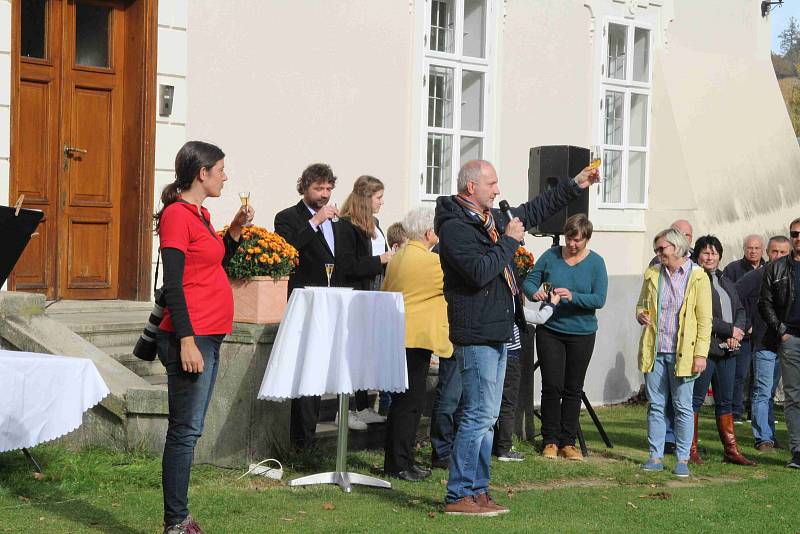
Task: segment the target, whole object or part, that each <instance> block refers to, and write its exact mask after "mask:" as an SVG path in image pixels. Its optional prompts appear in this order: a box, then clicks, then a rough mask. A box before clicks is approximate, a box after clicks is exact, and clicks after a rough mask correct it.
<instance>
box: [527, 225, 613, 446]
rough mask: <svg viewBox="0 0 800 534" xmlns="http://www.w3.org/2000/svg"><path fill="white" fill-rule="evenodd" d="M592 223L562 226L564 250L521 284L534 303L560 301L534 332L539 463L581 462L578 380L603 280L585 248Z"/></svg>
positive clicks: (602, 268)
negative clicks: (554, 298) (539, 413)
mask: <svg viewBox="0 0 800 534" xmlns="http://www.w3.org/2000/svg"><path fill="white" fill-rule="evenodd" d="M591 237H592V223H591V221H589V219H588V218H587V217H586V215H585V214H583V213H579V214H577V215H573V216H572V217H570V218H569V219H567V222H566V224H565V225H564V238H565V243H566V244H565V245H564V246H562V247H553V248H551V249H550V250H548V251H547V252H545V253H544V254H542V256H541V257H540V258H539V261H537V262H536V265H535V266H534V268H533V271H532V272H531V273H530V274H529V275H528V277H527V278H526V279H525V282H524V283H523V284H522V290H523V291H524V293H525V295H527V296H528V298H530V299H532V300H534V301H544V300H547V296H548V293H549V292H551V291H552V292H553V293H555V294H556V295H558V296H560V297H561V302H560V303H559V304H558V306H556V309H555V312H554V313H553V316H552V317H551V318H550V320H549V321H547V323H546V324H544V325H542V326H540V327H538V328H537V330H536V352H537V354H538V355H539V362H540V363H541V367H540V369H541V371H542V440H543V444H544V449H543V451H542V455H543V456H544V457H545V458H549V459H556V458H557V457H559V456H560V457H562V458H567V459H569V460H582V459H583V455H582V454H581V453H580V451H579V450H578V449H577V448H575V437H576V436H577V433H578V416H579V415H580V410H581V396H582V395H583V380H584V378H585V377H586V369H587V367H589V360H590V359H591V357H592V351H593V350H594V341H595V333H596V332H597V317H596V316H595V310H597V309H599V308H602V307H603V305H604V304H605V302H606V291H607V290H608V274H607V273H606V264H605V262H604V261H603V258H602V257H601V256H600V255H599V254H597V253H596V252H592V251H591V250H589V249H588V248H587V245H588V243H589V239H591Z"/></svg>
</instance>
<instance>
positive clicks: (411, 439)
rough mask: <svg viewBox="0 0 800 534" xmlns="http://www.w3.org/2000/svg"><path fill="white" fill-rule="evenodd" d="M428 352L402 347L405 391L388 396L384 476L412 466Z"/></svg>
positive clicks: (423, 397)
mask: <svg viewBox="0 0 800 534" xmlns="http://www.w3.org/2000/svg"><path fill="white" fill-rule="evenodd" d="M430 363H431V351H429V350H427V349H411V348H406V365H408V389H407V390H406V391H404V392H403V393H392V404H391V406H389V416H388V418H387V420H386V453H385V456H384V459H383V470H384V471H385V472H387V473H397V472H400V471H408V470H409V469H411V467H412V466H413V465H414V445H415V444H416V438H417V427H418V426H419V419H420V417H422V412H423V411H424V410H425V387H426V383H427V378H428V367H429V366H430Z"/></svg>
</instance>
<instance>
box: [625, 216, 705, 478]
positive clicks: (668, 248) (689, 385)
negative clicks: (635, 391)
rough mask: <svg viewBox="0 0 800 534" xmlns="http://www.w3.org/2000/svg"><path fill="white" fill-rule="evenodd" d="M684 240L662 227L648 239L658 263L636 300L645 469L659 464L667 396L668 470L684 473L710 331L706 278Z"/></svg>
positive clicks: (660, 466)
mask: <svg viewBox="0 0 800 534" xmlns="http://www.w3.org/2000/svg"><path fill="white" fill-rule="evenodd" d="M688 248H689V243H688V242H687V241H686V238H685V237H684V236H683V234H681V233H680V232H679V231H677V230H675V229H673V228H670V229H667V230H662V231H661V232H659V233H658V234H656V237H655V239H653V250H654V251H655V253H656V255H657V256H658V259H659V260H660V264H656V265H654V266H652V267H650V268H648V269H647V270H646V271H645V273H644V282H643V283H642V290H641V292H640V294H639V302H637V304H636V320H637V321H638V322H639V324H641V325H642V326H644V327H645V328H644V330H643V331H642V337H641V340H640V341H639V369H641V371H642V372H643V373H644V380H645V389H646V391H647V400H648V401H649V402H650V405H649V408H648V410H647V441H648V443H649V448H650V459H649V460H648V461H647V463H645V464H644V466H643V468H644V470H645V471H661V470H663V469H664V464H663V463H662V458H663V457H664V436H665V432H666V423H665V419H664V409H665V405H666V402H667V400H668V399H669V398H670V394H671V396H672V406H673V408H674V411H675V438H676V446H677V450H676V453H677V456H678V463H677V465H676V466H675V470H674V471H673V473H674V474H675V475H677V476H679V477H688V476H689V466H688V461H689V448H690V447H691V444H692V433H693V412H692V393H693V390H694V379H695V378H697V376H699V374H700V373H702V372H703V370H704V369H705V367H706V357H707V356H708V347H709V342H710V337H711V284H710V283H709V281H708V276H707V275H706V274H705V271H704V270H703V268H702V267H699V266H698V265H695V264H694V263H692V261H691V260H690V259H689V258H687V257H686V252H687V250H688Z"/></svg>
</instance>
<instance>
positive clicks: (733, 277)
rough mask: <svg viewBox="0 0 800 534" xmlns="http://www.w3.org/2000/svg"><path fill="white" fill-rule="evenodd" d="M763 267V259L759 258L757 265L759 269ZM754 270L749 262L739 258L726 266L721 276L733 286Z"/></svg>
mask: <svg viewBox="0 0 800 534" xmlns="http://www.w3.org/2000/svg"><path fill="white" fill-rule="evenodd" d="M763 266H764V258H761V263H760V264H759V267H763ZM755 270H756V269H755V267H753V266H752V265H751V264H750V262H749V261H747V260H746V259H744V258H740V259H738V260H734V261H732V262H730V263H729V264H728V265H726V266H725V269H723V271H722V274H723V275H724V276H725V278H727V279H728V280H730V281H731V282H733V283H734V284H735V283H736V282H738V281H739V280H741V279H742V277H743V276H744V275H746V274H747V273H749V272H751V271H755Z"/></svg>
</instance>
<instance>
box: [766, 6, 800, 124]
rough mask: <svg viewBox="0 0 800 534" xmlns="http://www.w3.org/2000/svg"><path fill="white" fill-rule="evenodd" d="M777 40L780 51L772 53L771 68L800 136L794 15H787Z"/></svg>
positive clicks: (798, 27)
mask: <svg viewBox="0 0 800 534" xmlns="http://www.w3.org/2000/svg"><path fill="white" fill-rule="evenodd" d="M778 40H779V44H780V49H781V53H780V54H774V53H773V54H772V68H773V69H774V70H775V76H776V77H777V78H778V84H779V85H780V88H781V94H782V95H783V101H784V103H785V104H786V111H788V112H789V117H790V118H791V120H792V127H794V132H795V135H797V136H798V137H800V79H798V77H797V72H798V64H800V24H798V22H797V20H796V19H795V18H794V17H789V21H788V22H787V24H786V28H785V29H784V30H783V31H782V32H781V33H779V34H778Z"/></svg>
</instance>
